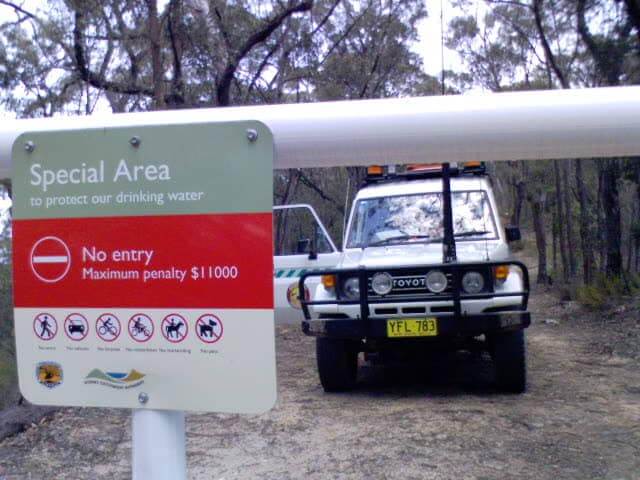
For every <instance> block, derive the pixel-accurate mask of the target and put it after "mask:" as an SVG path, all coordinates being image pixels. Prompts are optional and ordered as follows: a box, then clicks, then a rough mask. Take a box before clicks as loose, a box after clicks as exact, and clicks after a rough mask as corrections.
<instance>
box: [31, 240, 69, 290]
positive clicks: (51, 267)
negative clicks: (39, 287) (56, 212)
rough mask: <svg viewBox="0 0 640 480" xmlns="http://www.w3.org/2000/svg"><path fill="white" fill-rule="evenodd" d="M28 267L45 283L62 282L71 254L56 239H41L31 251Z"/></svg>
mask: <svg viewBox="0 0 640 480" xmlns="http://www.w3.org/2000/svg"><path fill="white" fill-rule="evenodd" d="M29 261H30V265H31V271H32V272H33V274H34V275H35V276H36V277H38V279H40V280H42V281H43V282H45V283H56V282H59V281H60V280H62V279H63V278H64V277H65V276H66V275H67V273H69V269H70V268H71V252H70V251H69V247H68V246H67V244H66V243H64V242H63V241H62V240H60V239H59V238H58V237H43V238H41V239H40V240H38V241H37V242H36V243H35V244H34V245H33V248H32V249H31V255H30V259H29Z"/></svg>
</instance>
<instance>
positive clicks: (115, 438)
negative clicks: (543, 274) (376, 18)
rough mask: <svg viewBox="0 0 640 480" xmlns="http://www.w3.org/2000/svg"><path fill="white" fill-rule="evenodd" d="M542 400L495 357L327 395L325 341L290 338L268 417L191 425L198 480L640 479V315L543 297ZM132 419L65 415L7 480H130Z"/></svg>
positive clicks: (28, 443) (37, 428)
mask: <svg viewBox="0 0 640 480" xmlns="http://www.w3.org/2000/svg"><path fill="white" fill-rule="evenodd" d="M533 310H534V312H536V313H537V315H536V320H535V323H534V325H533V326H532V327H531V328H530V329H529V331H528V349H529V355H528V358H529V374H530V382H529V391H528V393H526V394H524V395H519V396H518V395H517V396H511V395H503V394H501V393H499V392H497V391H496V390H495V389H494V387H493V383H492V382H493V379H492V369H491V363H490V362H489V361H488V360H487V358H485V357H484V356H478V355H471V354H466V355H465V354H458V355H455V356H454V357H453V358H448V359H447V361H446V362H445V361H444V359H443V361H438V362H437V363H435V364H432V365H428V366H423V367H419V368H418V367H415V366H410V365H407V366H404V367H397V366H396V367H393V368H382V367H367V366H365V368H363V369H362V376H361V378H360V382H359V387H358V389H357V390H356V391H354V392H352V393H349V394H331V395H329V394H325V393H323V392H322V389H321V388H320V386H319V384H318V380H317V375H316V370H315V360H314V344H313V340H311V339H308V338H305V337H304V336H303V335H302V334H301V333H299V331H298V329H297V328H295V327H292V326H286V327H280V328H279V331H278V343H277V346H278V374H279V378H278V382H279V400H278V404H277V407H276V408H275V409H273V410H272V411H271V412H269V413H267V414H264V415H259V416H242V417H241V416H236V415H213V414H192V415H189V416H188V417H187V430H188V431H187V437H188V445H187V451H188V465H189V478H190V479H192V480H196V479H224V480H231V479H255V478H260V479H274V480H275V479H277V480H284V479H302V478H305V479H308V480H313V479H431V478H433V479H436V478H437V479H459V480H462V479H477V480H480V479H503V478H504V479H512V478H519V479H536V480H539V479H554V480H561V479H587V478H597V479H611V480H623V479H624V480H632V479H640V368H638V367H639V366H640V355H638V342H639V341H640V318H639V316H640V314H639V313H638V309H637V308H636V307H635V306H633V305H632V306H631V307H630V308H629V309H628V310H625V309H622V310H620V309H618V310H617V311H616V312H615V313H613V314H611V315H609V316H608V318H607V323H606V325H607V326H608V327H607V328H606V329H605V328H604V325H605V324H604V323H602V322H600V323H599V322H597V321H595V320H594V319H593V318H591V319H589V320H588V321H586V320H579V318H582V314H579V313H576V311H575V310H573V311H572V310H567V309H566V308H565V309H563V308H560V307H559V306H557V305H556V302H555V301H554V300H553V299H552V298H551V296H549V295H546V296H545V295H539V296H538V297H536V298H534V300H533ZM130 448H131V442H130V423H129V415H128V413H127V412H125V411H117V410H96V409H64V410H61V411H59V412H57V413H56V414H55V415H54V416H53V417H52V418H50V419H48V420H45V421H43V422H42V423H40V424H38V425H33V426H32V427H31V428H29V429H27V430H26V431H25V432H23V433H21V434H19V435H17V436H15V437H11V438H9V439H7V440H5V441H4V442H2V443H0V480H9V479H11V480H13V479H30V480H36V479H53V478H55V479H92V480H98V479H126V478H130V475H131V472H130V454H131V452H130Z"/></svg>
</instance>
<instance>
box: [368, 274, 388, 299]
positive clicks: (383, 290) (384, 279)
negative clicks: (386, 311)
mask: <svg viewBox="0 0 640 480" xmlns="http://www.w3.org/2000/svg"><path fill="white" fill-rule="evenodd" d="M371 288H372V289H373V291H374V292H376V294H378V295H386V294H387V293H389V292H390V291H391V289H392V288H393V278H391V275H389V274H388V273H386V272H380V273H376V274H375V275H374V276H373V277H372V278H371Z"/></svg>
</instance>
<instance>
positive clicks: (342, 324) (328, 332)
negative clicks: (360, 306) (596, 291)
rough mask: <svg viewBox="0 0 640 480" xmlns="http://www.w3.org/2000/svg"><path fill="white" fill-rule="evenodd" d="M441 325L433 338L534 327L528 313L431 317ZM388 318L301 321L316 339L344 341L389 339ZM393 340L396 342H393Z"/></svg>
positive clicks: (470, 335)
mask: <svg viewBox="0 0 640 480" xmlns="http://www.w3.org/2000/svg"><path fill="white" fill-rule="evenodd" d="M429 318H435V319H436V321H437V324H438V335H437V336H435V337H413V338H420V339H427V340H428V339H434V338H439V337H443V336H464V337H474V336H478V335H482V334H484V333H489V334H491V333H496V332H508V331H513V330H521V329H523V328H527V327H528V326H529V325H530V324H531V314H530V313H529V312H502V313H481V314H476V315H463V316H460V317H455V316H453V315H440V316H438V315H430V316H429ZM388 320H389V319H387V318H369V319H368V320H367V321H363V320H361V319H359V318H358V319H352V318H336V319H313V320H311V319H310V320H304V321H303V322H302V331H303V332H304V333H305V334H306V335H310V336H314V337H332V338H345V339H362V338H387V321H388ZM391 340H393V339H391Z"/></svg>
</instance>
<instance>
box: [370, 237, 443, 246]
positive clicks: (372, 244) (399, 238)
mask: <svg viewBox="0 0 640 480" xmlns="http://www.w3.org/2000/svg"><path fill="white" fill-rule="evenodd" d="M428 238H431V236H430V235H397V236H395V237H389V238H385V239H382V240H378V241H377V242H372V243H367V244H366V245H365V246H364V248H366V247H376V246H378V245H384V244H385V243H388V242H397V241H401V240H413V239H416V240H421V239H428Z"/></svg>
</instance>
